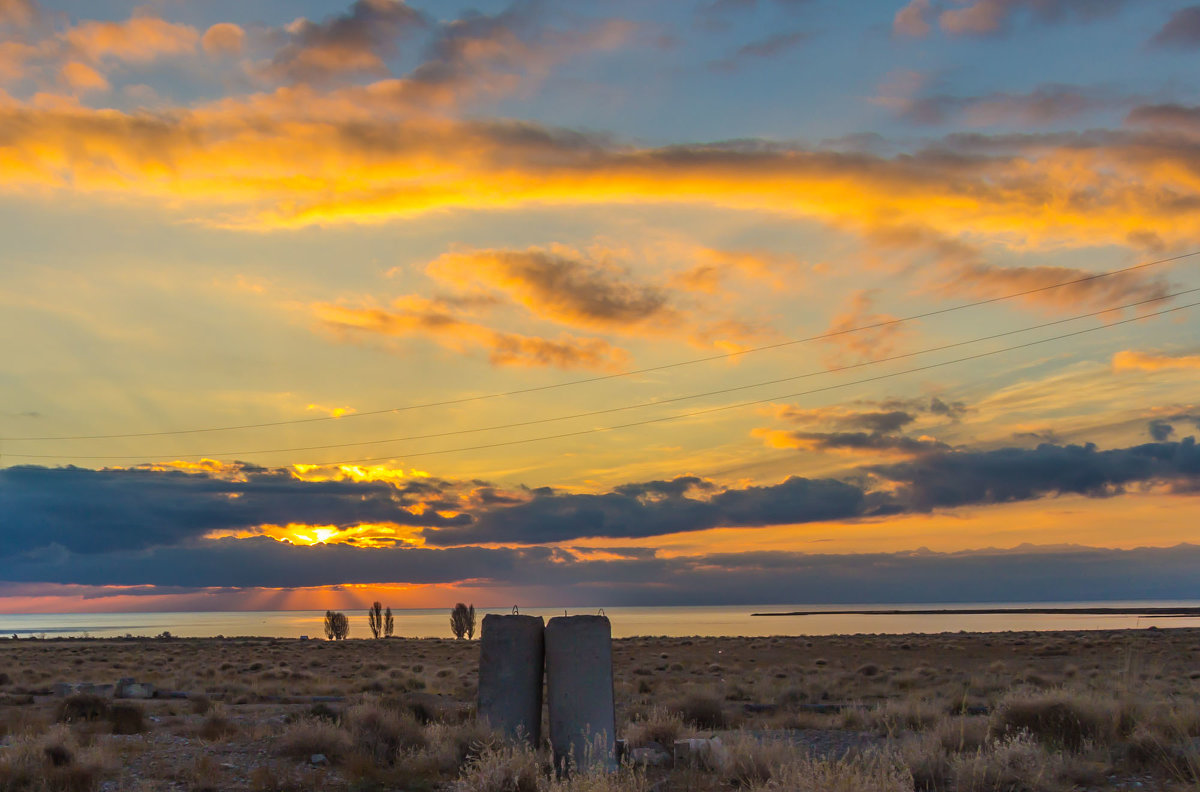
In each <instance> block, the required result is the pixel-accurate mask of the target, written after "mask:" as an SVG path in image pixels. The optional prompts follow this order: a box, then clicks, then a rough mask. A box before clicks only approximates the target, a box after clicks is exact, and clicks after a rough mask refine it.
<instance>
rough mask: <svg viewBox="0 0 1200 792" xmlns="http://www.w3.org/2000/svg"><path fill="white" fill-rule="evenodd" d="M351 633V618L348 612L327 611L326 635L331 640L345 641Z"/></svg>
mask: <svg viewBox="0 0 1200 792" xmlns="http://www.w3.org/2000/svg"><path fill="white" fill-rule="evenodd" d="M349 634H350V620H349V619H347V618H346V614H344V613H338V612H337V611H325V637H326V638H328V639H329V640H331V641H344V640H346V636H347V635H349Z"/></svg>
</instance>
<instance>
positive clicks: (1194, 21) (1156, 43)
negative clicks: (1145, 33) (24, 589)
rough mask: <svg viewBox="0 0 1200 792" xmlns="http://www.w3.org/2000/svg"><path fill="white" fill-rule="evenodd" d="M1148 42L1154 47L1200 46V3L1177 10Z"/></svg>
mask: <svg viewBox="0 0 1200 792" xmlns="http://www.w3.org/2000/svg"><path fill="white" fill-rule="evenodd" d="M1148 43H1149V44H1150V46H1152V47H1169V48H1177V49H1195V48H1196V47H1200V5H1191V6H1187V7H1185V8H1181V9H1179V10H1178V11H1176V12H1175V13H1174V14H1172V15H1171V18H1170V19H1168V20H1167V23H1166V24H1165V25H1163V26H1162V29H1161V30H1159V31H1158V32H1157V33H1155V34H1154V36H1153V38H1151V39H1150V41H1149V42H1148Z"/></svg>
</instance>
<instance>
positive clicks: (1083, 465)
mask: <svg viewBox="0 0 1200 792" xmlns="http://www.w3.org/2000/svg"><path fill="white" fill-rule="evenodd" d="M1184 419H1187V420H1195V416H1193V415H1191V414H1190V413H1188V414H1186V415H1184V414H1181V415H1180V416H1178V417H1176V418H1175V419H1174V420H1184ZM1166 420H1172V419H1170V418H1168V419H1166ZM821 439H822V440H824V441H826V442H829V443H834V442H841V443H844V444H847V445H848V446H858V447H869V448H874V449H876V450H886V449H887V448H888V447H889V444H893V446H894V444H899V447H900V450H909V451H912V452H919V454H918V455H916V456H915V457H914V458H913V459H911V460H909V461H905V462H897V463H893V464H886V465H872V466H869V467H866V468H864V469H862V471H861V472H860V474H859V475H857V476H855V477H850V478H848V479H846V480H838V479H828V478H827V479H810V478H802V477H798V476H795V477H791V478H788V479H787V480H785V481H783V482H781V483H778V484H773V485H765V486H750V487H743V488H726V489H722V488H720V487H718V486H716V485H715V484H714V483H713V482H711V481H707V480H705V479H700V478H697V477H694V476H683V477H680V478H677V479H672V480H662V481H649V482H641V483H630V484H626V485H623V486H621V487H618V488H616V489H614V490H613V491H610V492H606V493H599V494H574V493H561V492H557V491H555V490H552V489H550V488H539V489H534V490H527V491H525V492H524V494H520V493H510V494H499V495H497V493H496V492H495V491H494V490H492V489H490V488H487V487H480V486H479V483H478V482H470V483H458V484H455V483H452V482H442V481H438V480H429V479H422V480H418V481H414V482H411V483H402V484H400V485H394V484H391V483H388V482H379V481H376V482H356V481H349V480H338V481H303V480H300V479H298V478H295V477H294V476H293V475H291V473H290V472H289V471H288V470H273V469H265V468H257V467H253V466H249V465H242V466H240V467H238V468H237V470H236V473H237V475H236V476H228V475H226V476H224V477H222V476H217V475H215V474H213V473H207V472H185V471H180V470H156V469H149V468H138V469H111V470H108V469H106V470H85V469H80V468H72V467H67V468H43V467H34V466H23V467H12V468H7V469H4V470H0V519H2V522H0V558H6V559H9V560H10V562H12V563H17V560H18V559H22V558H24V559H25V560H27V561H29V560H30V559H31V558H32V557H33V556H35V555H36V556H37V557H38V558H40V559H41V561H40V563H48V560H53V558H55V557H58V556H59V555H61V554H67V555H68V556H70V558H72V559H75V560H76V562H77V561H78V559H79V558H82V557H85V556H102V555H108V554H112V553H121V552H130V553H139V552H147V551H149V550H153V549H154V548H163V550H164V552H165V551H166V550H167V549H171V548H174V549H173V550H172V552H174V551H175V550H178V551H179V552H181V553H183V555H181V556H179V557H180V558H181V559H182V558H184V557H186V555H187V552H186V548H188V547H194V546H196V543H197V542H198V541H199V540H200V538H201V537H203V536H205V535H206V534H208V533H210V532H213V531H219V530H245V529H254V528H256V527H258V526H261V525H266V524H273V525H286V524H288V523H303V524H308V525H336V526H342V527H350V526H355V525H359V524H362V523H373V522H383V523H399V524H403V525H410V526H418V527H422V528H424V529H425V530H424V536H425V539H426V542H427V543H428V544H429V546H431V547H449V546H459V545H471V544H480V543H512V544H517V545H536V544H541V543H551V542H563V541H571V540H574V539H579V538H585V537H607V538H643V537H650V536H658V535H663V534H671V533H679V532H686V531H699V530H705V529H710V528H717V527H751V528H752V527H759V526H769V525H790V524H800V523H810V522H823V521H835V520H853V519H857V518H861V517H867V516H879V515H887V514H896V513H904V512H913V511H929V510H933V509H939V508H954V507H957V506H971V505H987V504H996V503H1008V502H1013V501H1021V500H1032V499H1036V498H1043V497H1049V496H1055V495H1063V494H1075V495H1084V496H1089V497H1106V496H1111V495H1114V494H1117V493H1120V492H1122V491H1123V490H1124V489H1126V488H1129V487H1134V486H1143V485H1150V484H1165V485H1167V486H1168V487H1169V488H1170V489H1171V490H1172V491H1175V492H1179V493H1188V492H1192V491H1194V490H1196V489H1197V488H1198V485H1200V451H1198V450H1197V447H1196V443H1195V440H1194V439H1193V438H1191V437H1187V438H1184V439H1182V440H1179V441H1173V442H1167V441H1163V442H1155V443H1147V444H1144V445H1138V446H1133V447H1129V448H1115V449H1109V450H1099V449H1097V448H1096V447H1095V446H1093V445H1090V444H1089V445H1082V446H1080V445H1052V444H1042V445H1039V446H1037V447H1036V448H1033V449H1028V448H1003V449H997V450H994V451H962V450H946V449H945V448H944V447H931V446H933V445H934V443H935V441H919V440H918V441H898V440H896V438H894V437H891V436H886V435H885V436H879V435H872V434H869V433H861V435H860V436H856V435H854V433H845V436H843V437H835V436H833V435H832V434H830V435H828V436H825V437H822V438H821ZM906 442H911V443H916V444H917V445H916V447H913V448H909V447H908V446H906V445H905V443H906ZM518 498H520V501H519V502H517V501H518ZM418 503H420V504H424V505H425V508H424V509H423V511H422V513H421V514H415V513H413V512H411V511H408V510H407V509H406V508H405V507H406V506H414V505H416V504H418ZM470 504H474V505H470ZM439 511H455V512H457V514H456V516H454V517H450V518H446V517H441V516H440V515H439V514H438V512H439ZM272 541H274V540H272ZM235 545H236V542H235V544H233V545H204V546H211V547H218V546H219V547H221V548H231V547H234V546H235ZM254 546H255V547H268V548H272V549H274V546H273V545H268V544H261V543H260V544H257V545H254ZM156 552H157V551H156ZM222 552H233V551H232V550H223V551H222ZM309 557H313V556H305V558H309ZM329 557H330V558H335V557H338V558H340V557H341V556H333V555H331V556H329ZM405 558H409V556H405ZM30 562H31V563H32V561H30ZM22 563H23V562H22ZM73 563H75V562H73ZM0 579H4V578H3V576H2V575H0ZM21 579H25V578H21ZM59 582H63V581H59ZM77 582H85V581H77ZM272 585H274V584H272ZM295 585H301V584H299V583H296V584H295Z"/></svg>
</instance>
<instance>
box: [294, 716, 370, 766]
mask: <svg viewBox="0 0 1200 792" xmlns="http://www.w3.org/2000/svg"><path fill="white" fill-rule="evenodd" d="M276 747H277V749H278V750H279V752H280V753H281V754H283V755H284V756H290V757H292V758H293V759H305V760H307V759H308V758H309V757H310V756H312V755H313V754H325V756H326V757H327V758H328V759H329V761H330V762H337V761H340V760H341V759H344V758H345V757H346V755H347V754H349V753H350V750H351V748H352V747H353V741H352V740H351V739H350V735H349V734H347V733H346V732H344V731H342V730H341V729H339V728H338V727H337V726H335V725H333V724H332V723H329V722H327V721H322V720H317V719H316V718H301V719H300V720H298V721H296V722H295V723H293V724H292V725H291V726H288V728H287V729H286V730H285V731H284V733H283V734H282V735H280V737H279V740H278V742H277V743H276Z"/></svg>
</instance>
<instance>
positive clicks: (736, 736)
mask: <svg viewBox="0 0 1200 792" xmlns="http://www.w3.org/2000/svg"><path fill="white" fill-rule="evenodd" d="M614 659H615V667H616V698H617V710H618V733H619V736H621V737H623V738H625V739H626V740H627V743H628V750H627V757H628V756H634V757H637V759H638V761H637V762H630V761H627V762H626V765H625V766H624V767H623V769H622V770H621V772H620V773H618V774H615V775H611V776H606V775H587V774H577V775H576V776H574V777H571V778H568V779H563V780H555V779H553V778H552V777H551V775H550V774H549V772H548V768H549V760H548V757H547V756H546V755H545V754H544V752H542V751H538V752H533V751H529V750H523V749H520V748H517V747H514V746H510V745H505V744H503V743H502V742H501V741H499V740H497V739H495V738H494V737H493V736H492V735H490V734H488V733H487V732H485V731H484V730H482V729H481V728H480V727H479V726H478V725H477V724H476V723H475V720H474V717H473V711H472V705H473V701H474V697H475V685H476V679H477V668H476V664H477V662H478V644H477V643H472V642H465V641H448V640H399V639H394V640H381V641H371V640H351V641H345V642H337V643H332V642H323V641H306V642H301V641H293V640H271V639H203V640H195V639H132V640H130V639H126V640H86V639H80V640H20V641H15V640H0V669H2V672H0V739H2V742H0V792H2V791H3V790H80V791H83V790H123V789H131V790H137V789H143V790H151V789H154V790H160V789H172V790H195V791H197V792H199V790H226V789H249V790H263V791H264V792H265V791H267V790H297V791H300V790H316V789H335V790H343V789H344V790H370V789H406V790H433V789H444V790H461V792H526V791H528V792H539V791H540V792H568V791H569V790H571V791H576V792H604V791H605V790H613V791H614V792H616V790H622V791H624V792H637V791H638V790H645V791H646V792H651V791H653V792H670V791H671V790H733V789H744V790H813V792H816V791H817V790H821V791H822V792H840V791H841V790H845V791H846V792H851V791H854V792H858V791H859V790H882V791H884V792H891V790H939V791H940V790H946V791H947V792H977V791H978V792H984V791H985V790H986V791H989V792H1000V791H1012V792H1018V791H1022V790H1028V791H1031V792H1033V791H1036V790H1052V791H1057V790H1063V791H1064V792H1065V790H1072V789H1078V790H1101V789H1130V790H1134V789H1140V790H1185V789H1188V790H1197V789H1200V781H1198V778H1200V706H1198V705H1200V631H1197V630H1182V629H1180V630H1140V631H1113V632H1074V633H1040V634H1039V633H1005V634H953V635H937V636H929V635H909V636H831V637H807V638H806V637H800V638H692V639H677V638H635V639H627V640H619V641H616V642H614ZM121 677H135V678H137V679H138V680H139V681H144V682H150V683H153V684H154V685H156V686H157V687H158V688H159V689H160V690H162V691H174V692H175V696H176V697H164V698H155V699H150V700H145V701H130V700H113V699H109V698H106V697H104V696H95V695H92V694H88V693H77V694H74V695H72V696H67V697H63V696H54V695H52V692H53V691H52V688H53V685H54V683H58V682H92V683H102V684H103V683H113V682H115V681H117V679H119V678H121ZM184 694H186V696H184ZM714 733H720V736H721V744H720V745H716V746H713V745H705V746H703V747H704V750H701V751H699V752H698V753H697V754H696V758H695V760H694V761H692V762H689V763H687V764H686V765H684V764H682V763H681V764H680V765H678V766H675V767H673V768H672V767H670V766H669V765H668V764H660V762H662V761H663V760H665V758H666V757H665V756H664V755H663V754H662V753H660V752H659V750H658V749H659V748H660V747H661V748H665V749H667V751H669V750H670V748H671V746H672V744H673V742H674V741H675V740H677V739H683V738H688V737H697V736H711V735H712V734H714ZM316 754H320V755H322V756H323V757H324V759H323V760H318V761H317V762H314V761H313V758H314V755H316Z"/></svg>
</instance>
